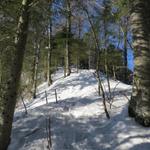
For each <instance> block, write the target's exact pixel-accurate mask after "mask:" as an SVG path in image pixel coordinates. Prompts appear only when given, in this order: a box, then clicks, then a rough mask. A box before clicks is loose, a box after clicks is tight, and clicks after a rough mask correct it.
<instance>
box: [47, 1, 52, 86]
mask: <svg viewBox="0 0 150 150" xmlns="http://www.w3.org/2000/svg"><path fill="white" fill-rule="evenodd" d="M49 5H50V6H49V7H50V8H49V9H50V16H49V17H50V19H49V31H48V33H49V43H48V60H47V62H48V64H47V79H48V85H49V86H50V85H51V84H52V77H51V75H52V2H50V4H49Z"/></svg>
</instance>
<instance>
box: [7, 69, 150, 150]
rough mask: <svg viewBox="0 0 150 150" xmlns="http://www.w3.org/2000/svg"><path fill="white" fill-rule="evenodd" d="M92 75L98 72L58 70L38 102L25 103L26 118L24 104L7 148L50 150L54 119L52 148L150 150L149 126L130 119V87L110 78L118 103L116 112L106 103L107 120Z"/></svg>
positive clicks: (18, 110)
mask: <svg viewBox="0 0 150 150" xmlns="http://www.w3.org/2000/svg"><path fill="white" fill-rule="evenodd" d="M93 73H94V70H80V72H79V73H75V72H74V73H72V74H71V76H69V77H66V78H63V71H62V70H61V69H59V70H58V71H57V72H56V74H54V75H53V79H54V81H55V82H54V83H53V84H52V85H51V86H50V87H48V86H47V83H43V84H42V85H40V86H39V87H38V94H37V98H36V99H34V100H32V101H31V102H28V103H27V104H26V105H27V109H28V114H27V115H25V113H24V109H23V106H21V107H20V108H17V109H16V112H15V115H14V122H13V130H12V140H11V144H10V146H9V148H8V150H46V149H47V145H48V142H47V136H46V120H47V119H48V118H49V117H50V119H51V133H52V148H51V149H53V150H149V149H150V130H149V128H144V127H142V126H140V125H138V124H137V123H136V122H135V121H134V120H133V119H132V118H129V117H128V113H127V106H128V98H130V94H131V86H130V85H126V84H123V83H121V82H119V81H114V80H112V79H111V80H110V85H111V91H113V95H112V96H114V101H113V104H112V108H111V109H110V108H109V104H107V107H108V110H109V114H110V116H111V119H110V120H108V119H107V118H106V115H105V112H104V108H103V103H102V97H99V96H98V94H97V93H98V92H97V80H96V79H95V77H94V75H93ZM102 79H103V80H102V82H103V86H104V87H105V90H106V92H108V88H107V81H106V79H105V77H104V76H103V78H102ZM115 87H116V88H115ZM55 89H56V91H57V96H58V103H56V102H55V101H56V100H55ZM45 91H46V92H47V96H48V104H46V98H45ZM127 97H128V98H127Z"/></svg>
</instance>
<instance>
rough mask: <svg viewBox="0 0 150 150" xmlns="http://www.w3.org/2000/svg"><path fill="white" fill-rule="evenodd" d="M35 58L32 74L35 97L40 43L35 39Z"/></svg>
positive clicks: (34, 94) (34, 96)
mask: <svg viewBox="0 0 150 150" xmlns="http://www.w3.org/2000/svg"><path fill="white" fill-rule="evenodd" d="M34 44H35V46H34V49H35V60H34V76H33V98H36V91H37V78H38V66H39V58H40V44H39V42H38V41H37V40H35V43H34Z"/></svg>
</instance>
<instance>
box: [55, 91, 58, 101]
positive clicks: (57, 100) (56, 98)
mask: <svg viewBox="0 0 150 150" xmlns="http://www.w3.org/2000/svg"><path fill="white" fill-rule="evenodd" d="M55 98H56V103H58V98H57V91H56V89H55Z"/></svg>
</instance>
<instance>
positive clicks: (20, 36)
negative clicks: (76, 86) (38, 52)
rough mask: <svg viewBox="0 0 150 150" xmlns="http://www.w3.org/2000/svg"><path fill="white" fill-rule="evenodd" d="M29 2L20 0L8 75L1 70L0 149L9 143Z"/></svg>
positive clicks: (25, 37)
mask: <svg viewBox="0 0 150 150" xmlns="http://www.w3.org/2000/svg"><path fill="white" fill-rule="evenodd" d="M31 2H32V0H23V1H22V9H21V15H20V18H19V23H18V30H17V36H16V39H15V48H14V51H13V58H12V64H10V65H11V66H9V67H10V72H9V75H8V72H5V70H2V77H1V78H2V83H1V84H2V87H1V89H0V150H6V149H7V147H8V145H9V143H10V135H11V129H12V121H13V114H14V110H15V105H16V97H17V91H18V87H19V80H20V75H21V69H22V63H23V56H24V51H25V45H26V40H27V30H28V21H29V5H30V3H31ZM3 61H6V60H5V58H3ZM3 67H4V66H3ZM6 77H7V78H6Z"/></svg>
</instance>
